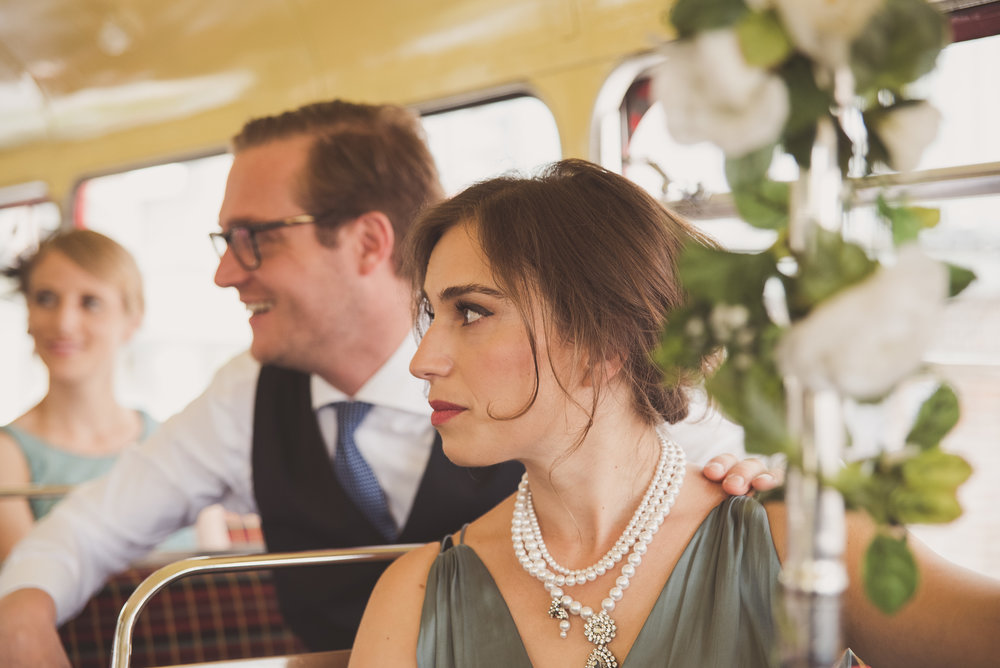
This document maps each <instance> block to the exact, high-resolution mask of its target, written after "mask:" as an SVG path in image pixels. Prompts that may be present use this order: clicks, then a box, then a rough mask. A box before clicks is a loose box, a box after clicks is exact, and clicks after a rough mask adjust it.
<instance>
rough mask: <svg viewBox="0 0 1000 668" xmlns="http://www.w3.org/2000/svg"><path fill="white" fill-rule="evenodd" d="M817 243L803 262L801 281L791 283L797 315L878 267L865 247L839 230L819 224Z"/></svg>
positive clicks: (792, 300)
mask: <svg viewBox="0 0 1000 668" xmlns="http://www.w3.org/2000/svg"><path fill="white" fill-rule="evenodd" d="M815 233H816V236H815V244H814V246H813V248H811V249H810V250H809V252H808V253H806V254H805V255H804V256H803V257H802V258H801V259H800V262H799V266H800V272H799V277H798V280H797V281H793V282H791V284H790V285H789V286H788V291H789V305H790V307H791V310H792V311H793V317H795V316H801V315H805V314H806V313H808V312H809V310H810V309H812V308H813V307H814V306H816V305H818V304H819V303H820V302H821V301H823V300H824V299H827V298H828V297H830V296H832V295H834V294H835V293H837V292H839V291H840V290H843V289H844V288H846V287H849V286H851V285H854V284H855V283H858V282H860V281H862V280H864V279H865V278H867V277H868V276H869V275H870V274H871V273H872V272H873V271H875V269H876V268H877V267H878V263H877V262H875V261H874V260H872V259H870V258H869V257H868V255H867V254H866V253H865V251H864V249H862V248H861V247H860V246H858V245H856V244H852V243H849V242H847V241H844V239H843V237H841V236H840V235H839V234H837V233H835V232H830V231H828V230H824V229H823V228H820V227H817V228H816V230H815Z"/></svg>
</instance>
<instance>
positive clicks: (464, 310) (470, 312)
mask: <svg viewBox="0 0 1000 668" xmlns="http://www.w3.org/2000/svg"><path fill="white" fill-rule="evenodd" d="M455 307H456V308H457V309H458V313H459V315H460V316H461V319H462V325H471V324H472V323H474V322H475V321H477V320H479V319H480V318H484V317H486V316H489V315H493V313H491V312H490V311H489V310H488V309H485V308H483V307H482V306H478V305H476V304H456V305H455Z"/></svg>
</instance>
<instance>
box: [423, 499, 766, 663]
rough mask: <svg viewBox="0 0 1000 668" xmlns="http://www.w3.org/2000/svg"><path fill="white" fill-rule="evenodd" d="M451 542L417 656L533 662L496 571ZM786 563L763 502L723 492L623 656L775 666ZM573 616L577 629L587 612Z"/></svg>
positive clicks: (433, 578)
mask: <svg viewBox="0 0 1000 668" xmlns="http://www.w3.org/2000/svg"><path fill="white" fill-rule="evenodd" d="M450 542H451V541H450V540H448V539H446V540H445V542H444V543H442V550H441V553H440V554H439V555H438V557H437V559H436V560H435V561H434V564H433V565H432V566H431V571H430V575H429V576H428V578H427V594H426V596H425V598H424V607H423V613H422V617H421V620H420V637H419V640H418V643H417V663H418V665H419V666H421V667H426V668H492V667H494V666H505V667H510V666H513V667H521V666H525V667H526V666H531V662H530V661H529V660H528V655H527V653H526V652H525V649H524V645H523V644H522V642H521V638H520V636H519V635H518V633H517V627H515V626H514V620H513V619H511V616H510V611H509V610H508V608H507V604H506V603H505V602H504V600H503V597H502V596H501V595H500V592H499V590H498V589H497V587H496V584H495V583H494V581H493V577H492V576H491V575H490V574H489V571H487V570H486V567H485V566H484V565H483V562H482V561H480V560H479V557H478V556H477V555H476V553H475V551H474V550H473V549H472V548H470V547H469V546H468V545H465V544H461V543H460V544H458V545H451V544H450ZM655 547H656V545H655V541H654V544H653V545H652V549H655ZM779 568H780V565H779V563H778V556H777V554H776V553H775V550H774V543H773V542H772V540H771V532H770V528H769V525H768V521H767V514H766V513H765V512H764V508H763V506H761V505H760V504H759V503H757V502H756V501H754V500H753V499H750V498H747V497H731V498H728V499H726V500H725V501H723V502H722V503H721V504H719V505H718V506H716V507H715V508H714V509H713V510H712V511H711V512H710V513H709V514H708V516H707V517H706V518H705V520H704V521H703V522H702V524H701V526H699V527H698V530H697V531H696V532H695V534H694V536H693V537H692V538H691V542H690V543H688V546H687V548H686V549H685V550H684V554H683V555H681V558H680V560H679V561H678V562H677V566H676V567H675V568H674V571H673V573H671V575H670V577H669V579H668V580H667V583H666V585H664V588H663V591H662V592H661V593H660V597H659V599H657V602H656V604H655V605H654V606H653V609H652V611H651V612H650V614H649V617H648V618H647V619H646V622H645V625H644V626H643V628H642V630H641V631H640V633H639V636H638V637H637V638H636V640H635V643H634V644H633V646H632V649H631V651H630V652H629V654H628V656H627V657H625V660H624V661H622V660H621V657H618V659H619V663H620V665H621V666H622V668H649V667H652V666H655V667H661V666H662V667H666V666H669V667H671V668H689V667H690V668H756V667H758V666H760V667H766V666H771V665H772V651H773V646H774V638H775V628H774V624H773V621H772V616H771V611H772V609H773V607H772V599H773V598H774V596H775V595H776V592H777V580H778V571H779ZM539 586H541V585H539ZM627 595H628V594H627V593H626V596H627ZM572 621H573V622H574V624H573V626H574V629H575V630H576V631H577V632H580V631H579V629H580V628H581V627H580V620H579V619H578V618H574V619H573V620H572ZM539 622H540V623H550V622H551V624H552V625H553V626H552V632H553V633H558V629H557V627H556V626H555V622H554V621H551V620H549V619H548V618H547V617H545V616H544V612H541V613H540V615H539ZM571 633H572V631H571ZM612 647H613V645H612ZM585 659H586V657H582V658H581V660H580V665H581V668H582V667H583V664H584V661H585Z"/></svg>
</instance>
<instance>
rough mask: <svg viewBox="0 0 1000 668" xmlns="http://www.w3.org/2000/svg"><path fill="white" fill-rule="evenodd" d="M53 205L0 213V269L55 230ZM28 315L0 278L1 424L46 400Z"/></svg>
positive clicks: (40, 204)
mask: <svg viewBox="0 0 1000 668" xmlns="http://www.w3.org/2000/svg"><path fill="white" fill-rule="evenodd" d="M59 220H60V215H59V207H58V206H56V205H55V203H53V202H48V201H39V202H33V203H30V204H11V205H7V206H4V207H3V208H0V268H6V267H10V266H12V265H13V264H14V263H15V262H16V261H17V258H18V256H19V255H21V254H22V253H24V252H25V251H29V250H30V249H31V248H34V247H35V246H37V244H38V242H39V240H40V239H42V238H44V237H45V236H47V235H48V234H50V233H51V232H52V231H53V230H55V229H56V228H57V227H59ZM27 323H28V312H27V308H26V307H25V304H24V299H23V298H22V297H21V295H20V293H19V292H17V285H16V283H15V282H14V281H13V280H7V279H5V278H0V369H2V371H0V378H2V379H3V382H0V424H7V423H8V422H10V421H11V420H13V419H14V418H16V417H17V416H19V415H21V414H22V413H24V412H25V411H26V410H28V409H29V408H31V407H32V406H33V405H34V404H35V403H36V402H37V401H38V400H39V399H41V398H42V395H43V394H45V389H46V385H47V377H46V375H45V367H44V366H43V365H42V363H41V362H40V361H39V360H38V358H37V357H35V356H34V354H33V350H34V347H33V344H32V341H31V337H30V336H28V333H27V331H26V330H27Z"/></svg>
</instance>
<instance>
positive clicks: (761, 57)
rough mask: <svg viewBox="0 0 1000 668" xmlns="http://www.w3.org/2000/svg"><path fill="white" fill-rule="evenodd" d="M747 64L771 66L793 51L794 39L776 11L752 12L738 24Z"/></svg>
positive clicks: (738, 32)
mask: <svg viewBox="0 0 1000 668" xmlns="http://www.w3.org/2000/svg"><path fill="white" fill-rule="evenodd" d="M736 35H737V37H739V40H740V49H741V50H742V51H743V58H744V59H746V61H747V64H749V65H754V66H756V67H762V68H765V69H767V68H770V67H773V66H775V65H777V64H778V63H780V62H781V61H783V60H784V59H785V58H787V57H788V54H790V53H791V52H792V41H791V39H789V37H788V33H787V32H785V29H784V27H783V26H782V24H781V20H780V19H779V18H778V15H777V13H776V12H773V11H771V12H750V13H749V14H747V15H746V16H745V18H744V19H743V20H742V21H740V22H739V24H738V25H737V26H736Z"/></svg>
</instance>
